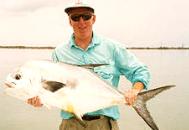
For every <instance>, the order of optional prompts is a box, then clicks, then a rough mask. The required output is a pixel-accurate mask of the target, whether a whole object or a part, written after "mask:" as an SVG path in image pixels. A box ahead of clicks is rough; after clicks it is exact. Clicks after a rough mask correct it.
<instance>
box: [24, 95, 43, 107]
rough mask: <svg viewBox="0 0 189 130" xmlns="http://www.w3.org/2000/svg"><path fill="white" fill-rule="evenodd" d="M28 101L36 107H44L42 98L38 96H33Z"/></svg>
mask: <svg viewBox="0 0 189 130" xmlns="http://www.w3.org/2000/svg"><path fill="white" fill-rule="evenodd" d="M27 103H28V104H30V105H32V106H34V107H42V106H43V104H42V103H41V100H40V98H39V97H38V96H36V97H33V98H29V99H28V100H27Z"/></svg>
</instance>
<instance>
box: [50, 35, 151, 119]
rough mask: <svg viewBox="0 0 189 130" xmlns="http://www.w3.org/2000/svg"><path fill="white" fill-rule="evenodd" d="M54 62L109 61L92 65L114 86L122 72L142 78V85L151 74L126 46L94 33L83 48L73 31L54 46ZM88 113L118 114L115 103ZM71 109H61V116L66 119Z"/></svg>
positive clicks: (127, 75)
mask: <svg viewBox="0 0 189 130" xmlns="http://www.w3.org/2000/svg"><path fill="white" fill-rule="evenodd" d="M52 58H53V60H54V61H55V62H59V61H61V62H65V63H70V64H78V65H83V64H108V65H106V66H101V67H96V68H94V72H95V73H97V74H98V75H100V77H101V78H102V79H103V80H105V81H107V82H108V83H110V84H111V85H112V86H113V87H115V88H117V87H118V83H119V79H120V76H121V75H124V76H125V77H126V78H127V79H128V80H129V81H130V82H131V83H135V82H138V81H140V82H142V83H143V84H144V85H145V89H146V88H147V87H148V84H149V79H150V74H149V71H148V69H147V67H146V66H145V65H144V64H143V63H141V62H140V61H139V60H138V59H137V58H136V57H135V56H134V55H133V54H132V53H131V52H129V51H128V50H127V49H126V47H125V46H123V45H121V44H120V43H118V42H116V41H113V40H110V39H106V38H103V37H100V36H97V35H96V34H94V33H93V38H92V41H91V43H90V45H89V46H88V48H87V49H86V50H83V49H82V48H80V47H78V46H77V45H76V44H75V42H74V35H72V36H71V38H70V41H69V42H68V43H66V44H61V45H59V46H57V47H56V48H55V50H54V52H53V53H52ZM88 115H105V116H109V117H111V118H113V119H115V120H117V119H118V118H119V116H120V114H119V110H118V107H117V106H113V107H109V108H106V109H101V110H98V111H95V112H92V113H88ZM72 116H73V115H72V114H71V113H68V112H65V111H61V117H62V118H63V119H69V118H71V117H72Z"/></svg>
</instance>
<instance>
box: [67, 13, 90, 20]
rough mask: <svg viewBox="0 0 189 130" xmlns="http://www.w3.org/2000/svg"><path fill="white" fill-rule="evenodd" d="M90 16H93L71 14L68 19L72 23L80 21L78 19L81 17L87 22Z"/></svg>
mask: <svg viewBox="0 0 189 130" xmlns="http://www.w3.org/2000/svg"><path fill="white" fill-rule="evenodd" d="M92 16H93V14H72V15H70V18H71V19H72V20H73V21H74V22H78V21H79V20H80V17H82V19H83V20H84V21H87V20H89V19H91V17H92Z"/></svg>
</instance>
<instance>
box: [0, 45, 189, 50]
mask: <svg viewBox="0 0 189 130" xmlns="http://www.w3.org/2000/svg"><path fill="white" fill-rule="evenodd" d="M54 48H55V47H53V46H0V49H54ZM127 49H133V50H135V49H136V50H189V47H127Z"/></svg>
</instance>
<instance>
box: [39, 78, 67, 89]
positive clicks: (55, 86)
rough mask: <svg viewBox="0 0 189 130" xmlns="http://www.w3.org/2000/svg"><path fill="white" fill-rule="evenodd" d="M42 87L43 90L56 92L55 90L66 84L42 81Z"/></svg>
mask: <svg viewBox="0 0 189 130" xmlns="http://www.w3.org/2000/svg"><path fill="white" fill-rule="evenodd" d="M42 86H43V88H44V89H46V90H48V91H51V92H56V91H57V90H59V89H61V88H63V87H64V86H66V84H64V83H61V82H57V81H48V80H44V81H42Z"/></svg>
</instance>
